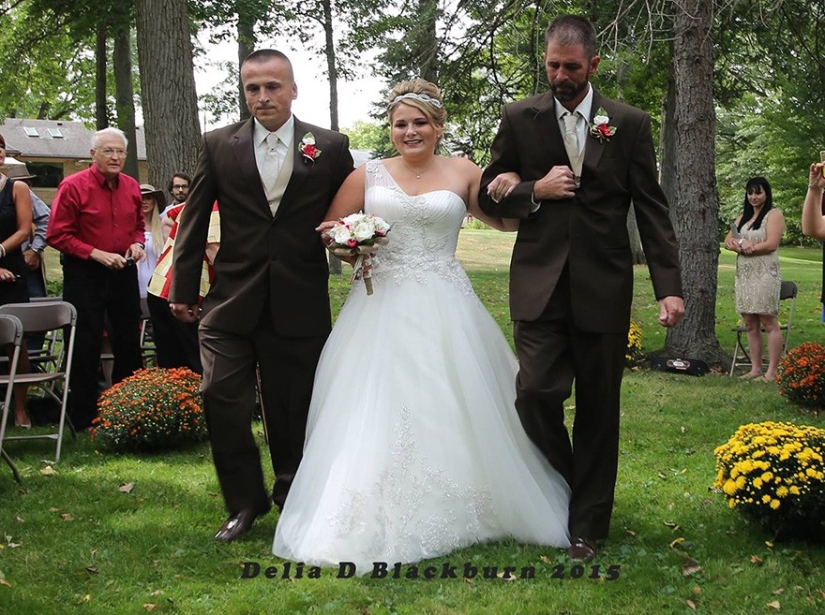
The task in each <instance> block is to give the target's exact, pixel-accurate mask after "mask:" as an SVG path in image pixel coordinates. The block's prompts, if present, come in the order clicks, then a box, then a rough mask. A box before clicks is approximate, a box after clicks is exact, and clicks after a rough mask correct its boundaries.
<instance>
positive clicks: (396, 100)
mask: <svg viewBox="0 0 825 615" xmlns="http://www.w3.org/2000/svg"><path fill="white" fill-rule="evenodd" d="M405 98H414V99H415V100H420V101H422V102H425V103H427V104H428V105H432V106H433V107H435V108H436V109H441V107H443V106H444V105H442V104H441V101H440V100H436V99H435V98H433V97H432V96H429V95H428V94H416V93H415V92H407V93H406V94H402V95H401V96H396V97H395V98H394V99H393V101H392V102H391V103H390V107H392V106H393V105H394V104H395V103H399V102H401V101H402V100H404V99H405Z"/></svg>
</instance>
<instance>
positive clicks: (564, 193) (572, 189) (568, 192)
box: [533, 166, 576, 201]
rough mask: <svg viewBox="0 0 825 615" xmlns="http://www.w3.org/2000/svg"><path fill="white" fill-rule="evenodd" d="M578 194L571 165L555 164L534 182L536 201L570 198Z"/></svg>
mask: <svg viewBox="0 0 825 615" xmlns="http://www.w3.org/2000/svg"><path fill="white" fill-rule="evenodd" d="M575 194H576V180H575V177H574V175H573V171H572V169H571V168H570V167H565V166H555V167H553V168H552V169H550V170H549V171H548V172H547V175H545V176H544V177H542V178H541V179H540V180H538V181H537V182H536V183H535V184H533V198H534V199H535V200H536V201H544V200H548V199H553V200H556V199H569V198H572V197H573V196H575Z"/></svg>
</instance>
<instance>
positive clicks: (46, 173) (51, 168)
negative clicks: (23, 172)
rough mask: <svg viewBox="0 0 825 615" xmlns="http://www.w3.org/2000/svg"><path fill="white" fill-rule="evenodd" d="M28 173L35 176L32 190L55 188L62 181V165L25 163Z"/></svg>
mask: <svg viewBox="0 0 825 615" xmlns="http://www.w3.org/2000/svg"><path fill="white" fill-rule="evenodd" d="M26 167H28V169H29V173H31V174H32V175H36V176H37V177H35V178H34V179H33V180H32V185H33V187H34V188H57V186H58V185H60V182H61V181H63V165H62V164H55V163H52V162H27V163H26Z"/></svg>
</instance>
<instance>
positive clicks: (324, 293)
mask: <svg viewBox="0 0 825 615" xmlns="http://www.w3.org/2000/svg"><path fill="white" fill-rule="evenodd" d="M253 121H254V120H252V119H250V120H248V121H246V122H241V123H238V124H234V125H232V126H227V127H225V128H220V129H218V130H214V131H212V132H209V133H207V134H206V135H204V137H203V142H202V144H201V148H200V153H199V155H198V164H197V168H196V170H195V175H194V179H193V180H192V187H191V189H190V191H189V198H188V200H187V202H186V208H185V209H184V210H183V214H182V220H181V225H180V229H179V231H178V235H177V238H176V242H175V257H174V262H173V276H172V285H171V290H170V295H169V301H170V302H179V303H190V304H191V303H197V302H198V288H199V284H200V276H201V264H202V261H203V253H204V247H205V245H206V236H207V232H208V228H209V218H210V215H211V212H212V205H213V203H214V202H215V201H217V202H218V207H219V210H220V219H221V248H220V250H219V252H218V256H217V259H216V260H215V279H214V282H213V284H212V287H211V289H210V291H209V293H208V294H207V296H206V297H205V298H204V301H203V306H202V308H203V312H202V314H201V322H202V323H203V324H204V325H206V326H209V327H211V328H214V329H218V330H222V331H227V332H230V333H235V334H238V335H249V334H250V333H251V332H252V331H253V330H254V328H255V327H256V325H257V324H258V323H259V321H260V318H261V315H262V310H263V308H264V306H265V305H270V306H271V309H272V324H273V326H274V328H275V332H276V333H277V334H278V335H282V336H287V337H305V336H315V335H326V334H327V333H329V329H330V327H331V316H330V307H329V293H328V290H327V282H328V278H329V269H328V266H327V256H326V250H325V249H324V246H323V244H322V242H321V238H320V235H319V233H318V232H316V231H315V227H316V226H318V224H320V223H321V221H322V220H323V219H324V216H325V214H326V212H327V209H328V208H329V205H330V203H331V202H332V198H333V196H335V193H336V192H337V191H338V188H339V187H340V186H341V184H342V183H343V181H344V179H345V178H346V177H347V175H349V173H350V172H351V171H352V168H353V163H352V156H351V155H350V152H349V140H348V139H347V137H346V136H345V135H342V134H340V133H337V132H333V131H331V130H326V129H324V128H319V127H318V126H312V125H310V124H305V123H304V122H301V121H299V120H298V119H297V118H295V138H294V142H293V146H292V152H291V153H292V155H293V156H294V169H293V172H292V177H291V178H290V180H289V184H288V185H287V188H286V191H285V193H284V196H283V199H282V200H281V204H280V207H279V208H278V210H277V212H276V214H275V216H274V217H273V215H272V213H271V212H270V209H269V203H268V202H267V199H266V195H265V192H264V188H263V184H262V183H261V178H260V176H259V174H258V168H257V166H256V164H255V151H254V145H253V142H252V127H253ZM308 132H312V134H313V135H314V136H315V140H316V146H317V148H318V149H319V150H320V151H321V153H320V155H319V156H318V157H317V158H316V159H315V160H314V161H308V160H306V159H305V158H304V157H303V156H302V155H301V153H300V151H299V149H298V147H299V144H300V142H301V139H303V137H304V135H306V134H307V133H308ZM267 298H268V299H269V301H266V299H267Z"/></svg>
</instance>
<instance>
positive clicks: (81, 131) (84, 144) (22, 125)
mask: <svg viewBox="0 0 825 615" xmlns="http://www.w3.org/2000/svg"><path fill="white" fill-rule="evenodd" d="M94 133H95V131H94V130H92V129H89V128H86V126H85V124H83V123H82V122H64V121H58V120H31V119H27V118H16V117H11V118H6V121H5V122H3V123H2V124H1V125H0V134H2V135H3V137H5V139H6V144H7V145H8V151H9V152H14V156H16V157H17V158H20V159H21V160H26V159H31V158H55V159H63V158H74V159H84V158H89V149H90V147H91V140H92V135H93V134H94ZM136 137H137V148H138V160H146V144H145V142H144V139H143V130H142V129H141V128H140V127H138V128H137V130H136Z"/></svg>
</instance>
